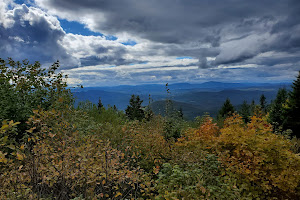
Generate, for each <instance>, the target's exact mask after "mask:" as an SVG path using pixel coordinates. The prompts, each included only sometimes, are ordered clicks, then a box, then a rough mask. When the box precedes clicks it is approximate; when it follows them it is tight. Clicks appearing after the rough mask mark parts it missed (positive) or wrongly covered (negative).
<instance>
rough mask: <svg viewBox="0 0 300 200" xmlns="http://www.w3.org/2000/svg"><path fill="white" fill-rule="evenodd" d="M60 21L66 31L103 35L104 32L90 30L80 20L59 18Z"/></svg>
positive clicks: (87, 34)
mask: <svg viewBox="0 0 300 200" xmlns="http://www.w3.org/2000/svg"><path fill="white" fill-rule="evenodd" d="M59 22H60V25H61V27H62V28H63V29H64V31H65V32H66V33H73V34H79V35H84V36H91V35H92V36H103V34H102V33H97V32H93V31H90V30H89V29H88V28H85V27H84V25H83V24H81V23H79V22H75V21H68V20H65V19H59Z"/></svg>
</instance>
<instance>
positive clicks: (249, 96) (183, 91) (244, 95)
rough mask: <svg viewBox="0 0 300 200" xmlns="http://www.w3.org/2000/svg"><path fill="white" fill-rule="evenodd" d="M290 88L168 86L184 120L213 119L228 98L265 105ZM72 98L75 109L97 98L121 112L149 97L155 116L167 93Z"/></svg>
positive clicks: (92, 91) (99, 90)
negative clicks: (261, 100)
mask: <svg viewBox="0 0 300 200" xmlns="http://www.w3.org/2000/svg"><path fill="white" fill-rule="evenodd" d="M283 87H285V88H287V89H289V88H290V84H289V83H276V84H270V83H222V82H214V81H211V82H205V83H201V84H190V83H176V84H170V85H169V86H168V88H169V89H170V94H169V97H168V98H170V99H171V100H172V101H174V107H175V108H176V109H179V108H180V107H181V108H182V109H183V113H184V114H185V115H186V117H187V118H188V119H193V118H194V117H195V116H198V115H202V114H203V113H204V112H209V113H210V114H211V115H212V116H215V115H216V113H217V110H218V109H219V108H220V107H221V106H222V104H223V103H224V101H225V100H226V98H229V99H230V100H231V102H232V104H233V105H234V106H238V105H240V104H242V102H243V101H244V100H246V101H248V103H250V102H251V101H252V100H254V101H255V102H256V103H258V102H259V98H260V96H261V95H262V94H264V95H265V96H266V98H267V102H268V103H270V101H271V100H273V99H274V98H275V97H276V94H277V90H278V89H279V88H283ZM72 92H73V94H74V96H75V98H76V103H75V105H77V104H78V102H80V101H85V100H89V101H91V102H93V103H95V104H96V103H97V102H98V100H99V97H100V98H101V101H102V103H103V104H104V106H108V105H111V106H113V105H116V106H117V108H118V109H120V110H124V109H125V108H126V107H127V105H128V104H129V99H130V97H131V95H132V94H135V95H140V97H141V99H142V100H144V102H143V105H145V106H146V105H148V104H149V94H150V97H151V104H152V107H153V110H154V111H155V112H156V113H160V111H161V110H163V109H164V108H163V107H164V103H163V102H164V100H165V99H166V96H167V92H166V86H165V85H158V84H150V85H137V86H131V85H122V86H114V87H86V88H76V89H72Z"/></svg>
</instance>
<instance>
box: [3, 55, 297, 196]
mask: <svg viewBox="0 0 300 200" xmlns="http://www.w3.org/2000/svg"><path fill="white" fill-rule="evenodd" d="M57 69H59V62H56V63H54V64H53V65H52V66H51V67H50V68H49V69H44V68H42V67H41V64H40V63H39V62H35V63H33V64H30V62H29V61H27V60H25V61H22V62H16V61H13V60H12V59H7V60H2V59H0V121H1V125H0V127H1V129H0V198H1V199H61V200H64V199H77V200H79V199H300V157H299V152H300V149H299V146H300V140H299V138H300V72H299V75H298V77H295V80H294V82H293V85H292V89H291V90H286V89H280V90H278V93H277V97H276V98H275V99H274V100H273V101H272V103H271V104H267V103H266V99H265V97H264V96H263V95H262V96H261V98H260V102H259V103H255V102H252V103H251V102H246V101H245V102H244V103H243V105H242V106H241V107H240V108H239V109H238V110H235V108H234V107H233V106H232V104H231V102H230V99H227V100H226V101H225V102H224V105H223V106H222V108H221V109H220V111H219V113H218V116H217V117H215V118H212V117H210V116H209V115H208V114H206V115H203V116H198V117H196V118H195V119H194V120H193V121H187V120H185V119H184V116H183V115H184V114H183V113H182V111H181V110H177V109H174V107H173V105H172V101H171V100H170V99H168V98H166V100H165V113H164V115H155V114H154V113H153V111H152V110H151V107H150V106H146V107H145V106H142V100H141V99H140V97H139V96H138V95H135V94H133V95H132V97H131V99H130V102H128V107H127V108H126V110H125V111H120V110H118V109H117V108H116V107H115V106H109V107H105V106H103V104H102V103H101V99H99V102H98V104H93V103H91V102H88V101H85V102H80V103H79V104H78V105H76V106H74V98H73V96H72V93H71V90H70V88H69V87H68V85H67V83H66V78H67V75H64V74H62V73H58V72H57ZM169 92H170V90H169V88H168V85H166V93H169Z"/></svg>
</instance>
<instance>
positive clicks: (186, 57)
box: [176, 56, 194, 60]
mask: <svg viewBox="0 0 300 200" xmlns="http://www.w3.org/2000/svg"><path fill="white" fill-rule="evenodd" d="M176 59H177V60H182V59H194V58H193V57H190V56H182V57H177V58H176Z"/></svg>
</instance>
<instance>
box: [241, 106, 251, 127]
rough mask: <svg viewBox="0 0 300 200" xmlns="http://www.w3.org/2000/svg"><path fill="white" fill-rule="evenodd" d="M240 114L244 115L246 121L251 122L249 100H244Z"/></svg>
mask: <svg viewBox="0 0 300 200" xmlns="http://www.w3.org/2000/svg"><path fill="white" fill-rule="evenodd" d="M239 114H240V115H241V116H242V118H243V120H244V121H245V123H248V122H249V118H250V105H249V104H248V103H247V101H243V104H242V106H241V108H240V110H239Z"/></svg>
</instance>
